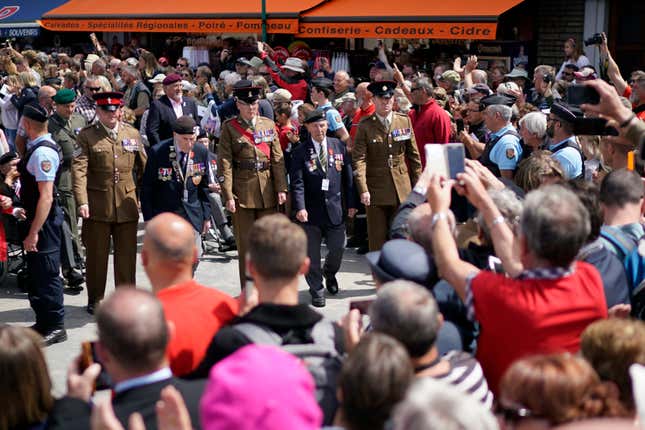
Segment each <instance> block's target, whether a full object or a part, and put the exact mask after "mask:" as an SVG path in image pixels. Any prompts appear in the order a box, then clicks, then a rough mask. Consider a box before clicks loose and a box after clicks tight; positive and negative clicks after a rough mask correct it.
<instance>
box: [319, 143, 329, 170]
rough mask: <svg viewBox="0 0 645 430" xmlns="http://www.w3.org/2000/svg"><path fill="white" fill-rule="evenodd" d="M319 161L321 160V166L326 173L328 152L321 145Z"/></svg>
mask: <svg viewBox="0 0 645 430" xmlns="http://www.w3.org/2000/svg"><path fill="white" fill-rule="evenodd" d="M318 159H319V160H320V165H321V166H322V168H323V171H324V172H327V151H325V147H324V145H323V144H322V143H321V144H320V151H318Z"/></svg>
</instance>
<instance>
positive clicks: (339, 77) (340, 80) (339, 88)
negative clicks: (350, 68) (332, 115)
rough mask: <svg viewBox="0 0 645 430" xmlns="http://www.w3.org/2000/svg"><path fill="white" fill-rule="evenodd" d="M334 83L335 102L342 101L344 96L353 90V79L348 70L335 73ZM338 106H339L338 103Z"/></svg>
mask: <svg viewBox="0 0 645 430" xmlns="http://www.w3.org/2000/svg"><path fill="white" fill-rule="evenodd" d="M333 83H334V95H333V97H332V99H333V100H334V103H336V102H338V103H340V102H341V99H342V98H343V96H344V95H345V94H347V93H348V92H350V91H351V86H352V81H351V79H350V77H349V74H348V73H347V72H346V71H344V70H339V71H337V72H336V74H334V81H333ZM336 107H338V106H337V105H336Z"/></svg>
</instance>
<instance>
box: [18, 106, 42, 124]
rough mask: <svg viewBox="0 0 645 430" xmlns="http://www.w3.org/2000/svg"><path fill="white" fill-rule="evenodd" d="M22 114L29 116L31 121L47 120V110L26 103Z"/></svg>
mask: <svg viewBox="0 0 645 430" xmlns="http://www.w3.org/2000/svg"><path fill="white" fill-rule="evenodd" d="M22 115H23V116H24V117H25V118H29V119H31V120H33V121H36V122H40V123H44V122H47V112H46V111H45V109H43V108H42V107H40V106H35V105H27V106H25V109H24V110H23V111H22Z"/></svg>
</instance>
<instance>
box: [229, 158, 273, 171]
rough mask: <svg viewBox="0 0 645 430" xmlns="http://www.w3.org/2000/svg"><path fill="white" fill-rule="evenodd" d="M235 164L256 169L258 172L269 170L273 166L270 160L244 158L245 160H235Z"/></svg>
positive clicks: (242, 167)
mask: <svg viewBox="0 0 645 430" xmlns="http://www.w3.org/2000/svg"><path fill="white" fill-rule="evenodd" d="M233 166H235V167H237V168H238V169H244V170H255V171H257V172H261V171H263V170H269V168H270V167H271V163H270V162H268V161H250V160H243V161H234V162H233Z"/></svg>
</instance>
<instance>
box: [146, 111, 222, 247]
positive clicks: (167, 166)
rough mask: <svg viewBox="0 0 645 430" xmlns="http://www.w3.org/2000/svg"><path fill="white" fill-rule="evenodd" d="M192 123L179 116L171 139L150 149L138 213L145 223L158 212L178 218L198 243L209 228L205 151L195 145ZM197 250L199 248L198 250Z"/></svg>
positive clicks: (207, 157) (195, 127) (189, 119)
mask: <svg viewBox="0 0 645 430" xmlns="http://www.w3.org/2000/svg"><path fill="white" fill-rule="evenodd" d="M197 131H198V130H197V126H196V123H195V120H193V119H192V118H191V117H189V116H181V117H179V118H177V120H176V121H175V122H174V123H173V137H172V138H171V139H166V140H164V141H161V142H159V143H158V144H156V145H154V146H152V147H151V148H150V150H149V152H148V161H147V163H146V168H145V170H144V173H143V186H142V189H141V211H142V212H143V219H144V220H145V221H149V220H150V219H151V218H153V217H154V216H155V215H158V214H160V213H162V212H173V213H176V214H178V215H180V216H182V217H183V218H184V219H186V221H188V222H189V223H190V224H191V225H192V226H193V228H194V229H195V240H196V241H197V242H198V243H199V240H200V238H201V234H202V232H205V231H206V230H208V229H209V228H210V214H211V207H210V203H209V201H208V193H209V190H208V185H209V175H208V163H209V155H208V149H207V148H206V147H205V146H204V145H195V141H196V138H197ZM198 249H199V250H201V246H199V247H198Z"/></svg>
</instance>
